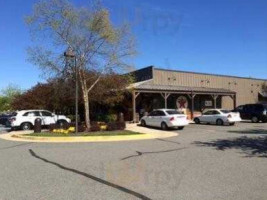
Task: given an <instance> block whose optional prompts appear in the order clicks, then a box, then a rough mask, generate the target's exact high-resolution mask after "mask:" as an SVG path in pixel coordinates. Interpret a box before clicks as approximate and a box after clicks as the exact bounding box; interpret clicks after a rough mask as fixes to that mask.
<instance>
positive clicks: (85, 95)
mask: <svg viewBox="0 0 267 200" xmlns="http://www.w3.org/2000/svg"><path fill="white" fill-rule="evenodd" d="M80 77H81V73H80ZM80 80H81V87H82V92H83V103H84V115H85V125H86V130H87V131H89V130H90V128H91V124H90V107H89V95H88V89H87V84H86V81H82V80H83V79H82V78H81V79H80Z"/></svg>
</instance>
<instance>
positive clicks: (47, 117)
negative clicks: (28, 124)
mask: <svg viewBox="0 0 267 200" xmlns="http://www.w3.org/2000/svg"><path fill="white" fill-rule="evenodd" d="M41 114H42V121H43V125H46V126H47V125H50V124H54V123H55V120H54V118H53V114H52V113H51V112H48V111H41Z"/></svg>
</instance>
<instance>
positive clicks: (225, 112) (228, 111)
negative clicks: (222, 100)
mask: <svg viewBox="0 0 267 200" xmlns="http://www.w3.org/2000/svg"><path fill="white" fill-rule="evenodd" d="M221 112H222V113H224V114H228V113H230V112H231V111H230V110H221Z"/></svg>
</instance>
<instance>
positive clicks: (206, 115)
mask: <svg viewBox="0 0 267 200" xmlns="http://www.w3.org/2000/svg"><path fill="white" fill-rule="evenodd" d="M211 115H212V110H208V111H206V112H204V113H203V115H202V116H201V117H200V118H199V119H200V121H201V122H210V118H211Z"/></svg>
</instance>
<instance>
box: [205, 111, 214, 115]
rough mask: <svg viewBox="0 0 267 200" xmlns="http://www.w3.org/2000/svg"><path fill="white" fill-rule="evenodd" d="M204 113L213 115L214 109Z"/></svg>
mask: <svg viewBox="0 0 267 200" xmlns="http://www.w3.org/2000/svg"><path fill="white" fill-rule="evenodd" d="M203 115H213V110H209V111H207V112H204V113H203Z"/></svg>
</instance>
